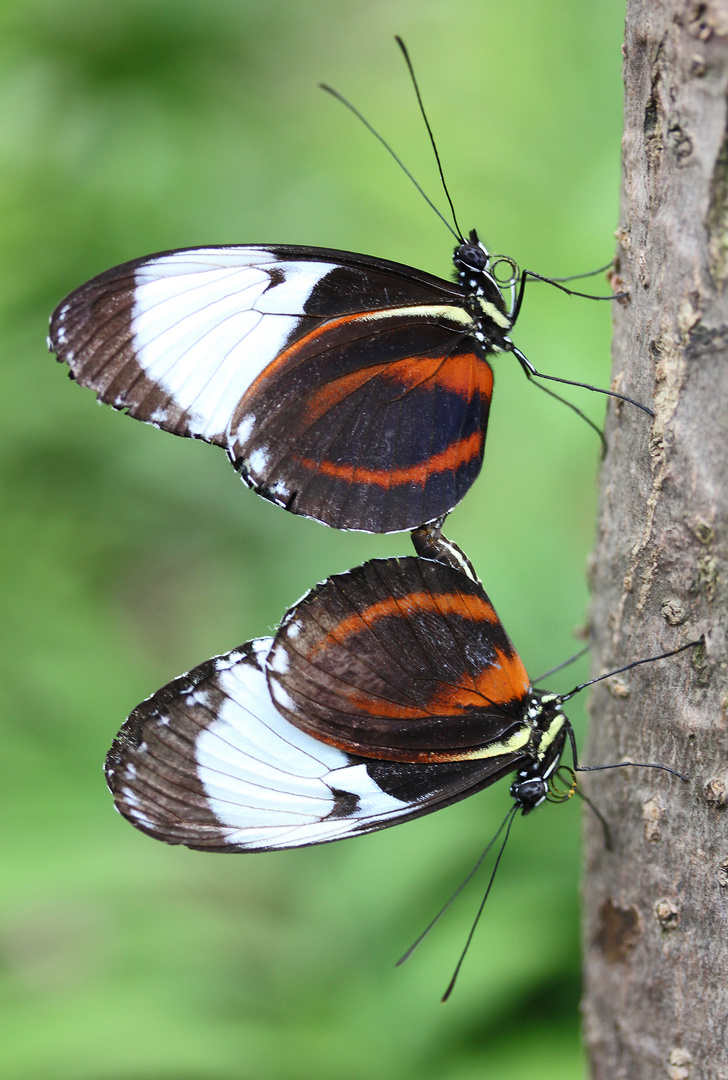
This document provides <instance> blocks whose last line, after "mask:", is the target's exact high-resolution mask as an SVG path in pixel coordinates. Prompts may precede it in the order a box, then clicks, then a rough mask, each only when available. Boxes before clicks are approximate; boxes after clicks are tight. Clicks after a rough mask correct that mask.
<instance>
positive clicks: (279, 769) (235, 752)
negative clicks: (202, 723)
mask: <svg viewBox="0 0 728 1080" xmlns="http://www.w3.org/2000/svg"><path fill="white" fill-rule="evenodd" d="M268 644H270V642H268ZM220 689H222V690H223V691H224V693H225V694H226V695H227V700H226V701H225V703H224V705H223V708H222V709H221V711H220V713H219V715H218V717H217V718H216V719H215V720H214V721H213V722H212V723H211V724H210V726H209V727H208V728H207V730H206V731H205V732H204V733H203V734H202V735H201V736H200V738H199V739H198V740H197V747H196V757H197V773H198V776H199V778H200V780H201V782H202V784H203V786H204V789H205V793H206V795H207V798H208V801H209V804H210V809H211V810H212V812H213V813H214V814H215V817H216V818H217V819H218V820H219V822H220V824H221V827H222V828H223V830H224V834H225V841H226V843H228V844H233V845H235V846H237V847H241V848H255V847H285V848H288V847H296V846H299V845H302V844H311V843H317V842H321V841H323V840H334V839H337V838H338V837H341V836H348V835H350V834H352V833H356V832H357V831H359V829H360V828H361V825H362V821H363V820H364V819H366V820H371V819H372V818H373V817H381V816H386V817H392V816H396V815H397V814H398V813H400V814H401V813H405V812H406V811H408V810H411V804H410V803H407V802H402V801H400V800H399V799H395V798H393V797H392V796H391V795H387V794H386V793H385V792H383V791H382V790H381V788H379V787H378V786H377V784H375V783H374V781H373V780H371V778H370V777H369V774H368V773H367V770H366V766H365V765H364V764H354V765H352V764H351V758H350V757H349V756H348V755H347V754H345V753H343V752H342V751H341V750H337V749H336V748H335V747H333V746H328V745H326V743H321V742H319V741H318V740H317V739H314V738H312V737H311V736H310V735H307V734H306V733H305V732H303V731H299V729H298V728H296V727H294V726H293V725H292V724H289V723H288V721H287V720H285V719H284V718H283V717H282V716H281V714H280V713H279V712H278V710H277V709H276V708H275V706H274V705H273V703H272V701H271V699H270V693H269V691H268V685H267V682H266V678H265V675H264V674H263V672H262V671H260V670H258V669H257V668H254V667H253V666H252V665H250V664H241V665H239V666H238V667H236V668H231V669H230V670H228V671H226V672H224V673H223V674H222V676H221V678H220ZM332 789H333V790H332ZM334 790H336V791H339V792H347V793H348V794H349V795H351V796H352V799H351V802H352V803H356V806H355V807H354V809H353V813H351V814H347V816H343V817H329V815H330V814H331V813H332V811H334V810H335V807H336V796H335V794H334Z"/></svg>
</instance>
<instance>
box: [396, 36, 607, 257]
mask: <svg viewBox="0 0 728 1080" xmlns="http://www.w3.org/2000/svg"><path fill="white" fill-rule="evenodd" d="M394 40H395V41H396V42H397V44H398V45H399V47H400V49H401V50H402V55H403V56H404V59H405V63H406V64H407V68H408V70H409V73H410V78H411V79H412V85H413V86H414V88H415V94H416V95H417V103H418V105H419V107H420V112H421V113H422V119H423V120H424V121H425V127H426V128H427V134H428V135H429V136H430V145H431V146H432V150H433V153H434V155H435V161H436V162H437V169H438V172H439V173H440V180H441V181H442V189H443V191H444V192H445V198H446V199H447V201H448V205H449V207H450V213H451V214H452V219H453V221H454V223H455V229H456V230H457V234H458V237H459V239H460V241H461V242H464V237H463V234H462V230H461V229H460V225H459V224H458V219H457V214H456V213H455V207H454V206H453V201H452V199H451V198H450V192H449V191H448V189H447V184H446V183H445V174H444V172H443V171H442V162H441V161H440V155H439V153H438V152H437V143H436V142H435V136H434V135H433V134H432V128H431V127H430V121H429V120H428V119H427V113H426V112H425V106H424V104H423V102H422V95H421V94H420V88H419V85H418V83H417V76H416V75H415V69H414V68H413V66H412V61H411V60H410V55H409V53H408V52H407V46H406V45H405V43H404V42H403V41H402V38H401V37H400V36H399V34H395V37H394ZM597 272H598V271H597Z"/></svg>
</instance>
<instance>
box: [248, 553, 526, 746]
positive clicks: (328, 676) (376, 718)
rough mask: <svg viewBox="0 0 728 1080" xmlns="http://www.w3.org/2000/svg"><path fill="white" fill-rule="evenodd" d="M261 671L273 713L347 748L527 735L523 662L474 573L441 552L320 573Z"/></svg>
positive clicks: (500, 741)
mask: <svg viewBox="0 0 728 1080" xmlns="http://www.w3.org/2000/svg"><path fill="white" fill-rule="evenodd" d="M267 669H268V678H269V682H270V686H271V693H272V696H273V700H274V701H275V702H276V704H277V706H278V708H279V709H280V710H281V711H282V712H283V714H284V715H285V716H286V717H287V718H288V719H289V720H290V721H291V722H292V723H293V724H295V725H297V726H299V727H301V728H302V729H303V730H304V731H307V732H309V733H310V734H312V735H314V736H315V737H316V738H318V739H321V740H323V741H325V742H329V743H331V744H332V745H334V746H336V747H339V748H340V749H343V750H346V751H348V752H351V753H358V754H362V755H365V756H368V757H373V758H384V759H389V760H400V761H411V762H436V761H458V760H469V759H475V758H483V759H484V758H487V757H490V756H497V755H499V754H503V753H505V752H511V751H516V750H518V749H520V748H522V747H523V746H525V745H526V743H527V742H528V740H529V731H528V727H527V725H526V724H524V721H523V712H524V701H525V698H526V695H527V694H528V692H529V689H530V684H529V679H528V675H527V674H526V671H525V669H524V667H523V664H522V662H521V660H520V658H519V656H518V654H517V653H516V652H515V650H514V648H513V646H512V645H511V643H510V641H509V639H508V637H507V635H506V633H505V631H504V629H503V627H502V626H501V624H500V621H499V620H498V617H497V615H496V613H495V611H494V610H493V607H492V605H491V603H490V601H489V600H488V597H487V596H486V594H485V592H484V591H483V588H482V586H481V585H480V584H479V582H477V581H475V580H473V579H471V578H470V577H468V576H466V575H465V574H463V573H461V572H460V571H458V570H455V569H453V568H451V567H450V566H446V565H444V564H443V563H440V562H435V561H430V560H428V559H419V558H403V559H385V560H381V559H375V560H372V561H370V562H368V563H365V564H364V565H363V566H360V567H357V568H356V569H355V570H351V571H349V572H348V573H345V574H338V575H336V576H335V577H332V578H329V579H328V581H326V582H324V583H323V584H322V585H319V586H318V587H317V588H316V589H314V590H312V592H310V593H309V594H308V595H307V596H305V597H304V598H303V600H302V601H301V602H300V603H299V604H297V605H296V607H294V608H293V609H292V610H291V611H290V612H289V613H288V615H287V616H286V617H285V619H284V620H283V622H282V623H281V627H280V629H279V631H278V634H277V635H276V638H275V643H274V646H273V649H272V650H271V653H270V656H269V658H268V663H267Z"/></svg>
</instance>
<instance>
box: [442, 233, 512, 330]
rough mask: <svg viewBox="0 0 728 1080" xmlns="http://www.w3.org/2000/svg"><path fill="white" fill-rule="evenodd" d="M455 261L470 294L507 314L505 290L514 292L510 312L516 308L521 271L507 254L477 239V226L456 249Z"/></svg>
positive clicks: (460, 279)
mask: <svg viewBox="0 0 728 1080" xmlns="http://www.w3.org/2000/svg"><path fill="white" fill-rule="evenodd" d="M453 262H454V263H455V269H456V270H457V274H458V281H459V282H460V284H461V286H462V287H463V288H464V289H465V290H466V292H468V293H470V294H475V295H476V296H479V297H482V298H483V299H485V300H486V301H488V302H490V303H491V304H495V305H496V307H497V309H498V310H499V311H501V312H502V313H503V314H506V308H505V304H504V302H503V296H502V292H503V291H504V290H508V291H509V292H510V294H511V297H510V305H509V315H510V314H512V313H513V311H514V308H515V292H516V285H517V283H518V281H519V278H520V271H519V269H518V266H517V265H516V263H515V262H514V261H513V259H511V258H510V257H509V256H508V255H491V254H490V252H489V251H488V249H487V248H486V247H485V245H484V244H483V243H481V241H480V240H479V239H478V234H477V233H476V231H475V229H471V232H470V236H469V238H468V239H467V240H463V241H462V243H461V244H458V246H457V247H456V248H455V253H454V254H453Z"/></svg>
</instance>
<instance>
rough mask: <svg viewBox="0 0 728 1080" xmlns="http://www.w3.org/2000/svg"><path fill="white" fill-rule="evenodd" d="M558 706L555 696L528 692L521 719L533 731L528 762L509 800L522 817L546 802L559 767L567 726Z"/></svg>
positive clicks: (513, 784) (567, 722)
mask: <svg viewBox="0 0 728 1080" xmlns="http://www.w3.org/2000/svg"><path fill="white" fill-rule="evenodd" d="M562 703H563V699H562V698H561V697H560V696H559V695H558V694H541V693H539V692H538V691H532V693H531V696H530V697H529V701H528V707H527V710H526V714H525V719H526V721H527V723H528V724H529V725H530V726H531V728H532V731H533V734H532V739H531V747H530V752H531V760H530V761H528V762H527V763H526V764H525V765H523V766H522V767H521V768H520V769H519V770H518V772H517V773H516V779H515V780H514V781H513V783H512V784H511V797H512V798H513V799H514V801H515V803H516V805H517V806H518V807H519V809H520V810H521V813H523V814H528V813H530V811H531V810H535V809H536V807H537V806H540V805H541V803H542V802H544V801H545V800H546V797H547V796H548V794H549V782H550V780H551V778H552V776H553V775H554V773H555V772H556V770H557V769H558V767H559V763H560V761H561V754H562V752H563V749H564V745H565V743H566V739H567V735H568V731H569V726H570V725H569V721H568V720H567V719H566V717H565V716H564V714H563V712H562V711H561V706H562Z"/></svg>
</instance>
